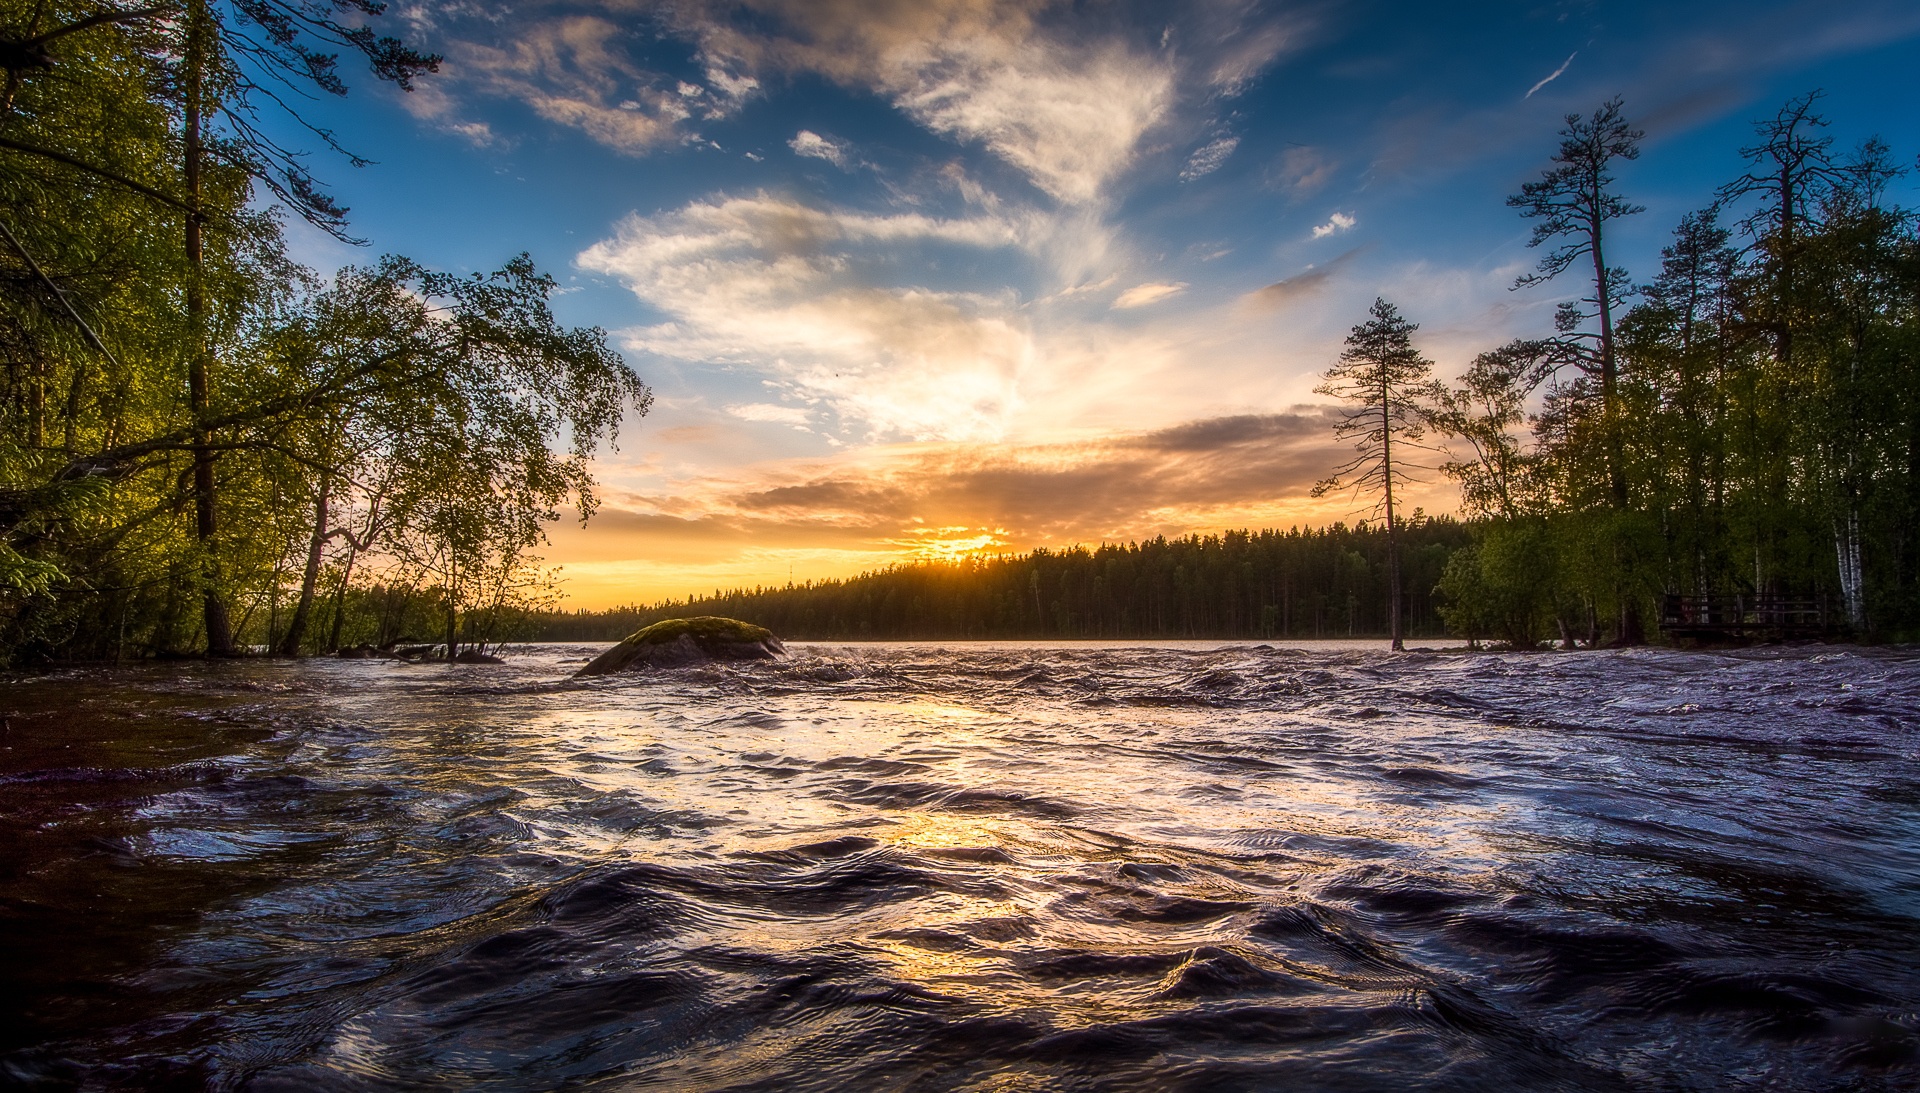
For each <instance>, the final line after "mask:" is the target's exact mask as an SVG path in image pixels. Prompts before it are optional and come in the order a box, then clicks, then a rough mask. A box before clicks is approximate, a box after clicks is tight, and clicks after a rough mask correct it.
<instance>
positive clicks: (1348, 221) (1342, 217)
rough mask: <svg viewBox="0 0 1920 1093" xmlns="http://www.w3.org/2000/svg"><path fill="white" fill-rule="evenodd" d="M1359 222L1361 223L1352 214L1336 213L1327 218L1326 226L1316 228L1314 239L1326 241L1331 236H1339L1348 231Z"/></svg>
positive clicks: (1321, 225)
mask: <svg viewBox="0 0 1920 1093" xmlns="http://www.w3.org/2000/svg"><path fill="white" fill-rule="evenodd" d="M1359 222H1360V221H1358V220H1356V219H1354V216H1353V214H1352V213H1334V214H1333V215H1332V216H1330V217H1328V218H1327V222H1326V223H1325V224H1320V225H1316V226H1315V227H1314V229H1313V237H1314V238H1315V239H1325V238H1326V237H1327V236H1329V235H1337V234H1339V233H1340V232H1343V231H1348V230H1350V229H1351V228H1352V227H1353V226H1354V225H1355V224H1358V223H1359Z"/></svg>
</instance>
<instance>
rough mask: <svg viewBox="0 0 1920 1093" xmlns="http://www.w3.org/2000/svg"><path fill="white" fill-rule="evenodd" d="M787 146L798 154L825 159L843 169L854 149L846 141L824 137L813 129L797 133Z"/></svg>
mask: <svg viewBox="0 0 1920 1093" xmlns="http://www.w3.org/2000/svg"><path fill="white" fill-rule="evenodd" d="M787 147H789V148H791V149H793V154H794V155H796V156H806V157H808V158H810V159H824V160H826V161H827V162H828V163H831V164H833V165H834V166H835V167H838V168H840V169H841V170H845V169H846V167H847V162H848V158H847V157H848V154H849V153H850V152H851V151H852V150H853V146H852V145H850V144H848V143H847V142H846V141H844V140H837V139H835V138H833V137H823V136H821V135H820V134H818V133H816V132H814V131H813V130H811V129H802V130H800V131H799V132H798V133H795V134H794V136H793V139H792V140H790V141H788V142H787Z"/></svg>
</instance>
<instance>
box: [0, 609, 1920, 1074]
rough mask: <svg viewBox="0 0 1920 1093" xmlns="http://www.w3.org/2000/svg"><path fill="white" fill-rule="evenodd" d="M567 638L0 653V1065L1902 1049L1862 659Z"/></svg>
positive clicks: (1908, 757) (409, 1067)
mask: <svg viewBox="0 0 1920 1093" xmlns="http://www.w3.org/2000/svg"><path fill="white" fill-rule="evenodd" d="M592 651H593V650H592V649H588V648H582V647H566V646H551V647H540V648H536V649H532V650H526V651H523V652H522V653H520V654H519V655H516V656H515V657H514V658H513V659H512V660H511V662H510V663H509V664H508V665H506V666H504V667H500V668H492V669H488V668H476V669H468V670H461V671H449V670H447V669H445V668H439V667H424V666H406V665H398V664H390V663H381V662H366V661H361V662H303V663H257V664H235V665H230V666H215V667H197V668H194V669H191V670H189V671H187V672H185V673H181V672H179V671H178V670H165V671H163V670H159V669H154V670H137V671H129V672H125V673H120V674H113V673H86V672H77V673H69V674H68V675H66V676H63V677H58V678H56V679H50V680H22V681H20V682H19V684H18V685H17V686H16V687H15V688H14V689H13V690H12V692H11V693H10V694H9V696H8V701H9V703H11V707H10V713H9V717H10V719H11V723H12V724H13V725H14V727H15V728H14V735H13V737H12V739H13V740H14V741H15V743H14V744H13V745H12V746H11V747H9V749H8V750H7V751H5V752H0V756H4V759H5V764H6V765H5V767H4V770H5V771H6V773H5V775H4V777H5V779H6V781H5V782H4V783H3V785H4V789H5V792H6V794H7V798H6V800H7V811H6V813H5V817H6V823H7V825H8V827H7V829H6V831H5V832H4V834H6V835H7V836H8V837H9V838H10V840H11V842H12V843H13V845H14V846H15V849H14V851H13V853H15V855H16V859H17V860H16V866H15V868H14V869H13V870H12V871H11V872H10V873H9V874H7V876H8V877H9V878H10V879H9V880H7V881H6V884H7V890H6V892H5V893H4V894H5V895H6V896H7V898H8V901H9V902H8V903H7V904H5V907H6V908H7V909H6V910H5V912H4V913H5V914H6V915H7V916H9V920H8V925H9V935H10V936H11V937H13V938H15V939H16V940H15V941H14V942H12V943H10V948H9V951H8V959H9V965H8V966H10V967H13V968H16V969H18V973H17V977H18V980H19V982H18V983H16V984H14V988H15V989H13V990H12V991H11V992H10V994H11V996H12V997H13V998H14V1001H13V1003H12V1006H13V1007H14V1008H13V1009H12V1010H10V1011H9V1012H10V1014H11V1016H12V1018H13V1020H12V1022H11V1027H12V1029H13V1031H12V1032H10V1033H9V1034H8V1037H9V1038H8V1039H7V1040H6V1041H5V1044H4V1045H3V1046H4V1052H3V1053H0V1067H4V1068H5V1072H6V1073H7V1074H9V1075H11V1076H12V1077H13V1078H15V1079H17V1080H21V1081H34V1082H46V1083H51V1084H52V1085H54V1086H59V1085H62V1084H64V1083H68V1082H69V1081H71V1080H75V1076H77V1075H82V1074H85V1075H88V1076H89V1077H88V1080H89V1081H92V1082H94V1083H95V1084H99V1085H104V1086H109V1087H111V1086H128V1087H141V1086H148V1085H152V1084H154V1083H156V1082H161V1081H162V1080H163V1079H164V1080H166V1081H171V1080H173V1078H170V1077H168V1076H169V1075H172V1076H175V1077H179V1078H180V1079H181V1080H182V1081H186V1082H187V1083H188V1084H207V1085H213V1086H217V1087H229V1086H236V1085H240V1084H250V1085H251V1087H254V1088H267V1089H279V1088H287V1089H296V1088H297V1089H311V1088H396V1089H398V1088H413V1087H417V1086H418V1085H420V1084H422V1083H426V1084H436V1085H444V1086H451V1087H459V1088H502V1089H518V1088H528V1087H539V1088H547V1087H551V1086H554V1085H558V1084H564V1083H568V1082H572V1083H577V1084H583V1085H586V1086H591V1087H595V1088H598V1087H600V1086H602V1085H608V1086H610V1087H613V1088H626V1087H628V1086H630V1085H636V1086H641V1087H649V1088H685V1089H716V1090H717V1089H729V1088H743V1087H745V1088H769V1089H770V1088H779V1089H783V1090H784V1089H822V1090H826V1089H847V1088H861V1089H865V1088H876V1089H878V1088H906V1087H912V1088H916V1089H969V1090H973V1089H1009V1090H1011V1089H1059V1088H1090V1089H1091V1088H1172V1089H1188V1088H1190V1089H1267V1088H1276V1087H1284V1088H1307V1089H1312V1088H1347V1087H1349V1086H1357V1087H1360V1088H1375V1087H1378V1086H1380V1085H1381V1084H1383V1083H1390V1084H1393V1085H1395V1086H1396V1087H1403V1088H1461V1089H1474V1090H1488V1089H1513V1090H1532V1089H1555V1088H1559V1089H1582V1090H1584V1089H1605V1088H1618V1089H1634V1088H1645V1087H1647V1086H1649V1085H1651V1086H1656V1087H1664V1086H1676V1085H1677V1086H1680V1087H1690V1086H1693V1085H1698V1084H1700V1083H1701V1082H1703V1081H1704V1082H1705V1084H1706V1085H1707V1086H1712V1085H1714V1084H1715V1082H1716V1081H1717V1080H1718V1076H1720V1075H1725V1074H1742V1075H1746V1077H1745V1078H1743V1079H1742V1080H1743V1081H1748V1082H1750V1083H1753V1084H1758V1085H1761V1086H1771V1087H1777V1088H1793V1089H1803V1088H1805V1089H1819V1088H1832V1089H1863V1088H1864V1089H1871V1088H1889V1089H1893V1088H1902V1087H1905V1086H1910V1085H1912V1084H1913V1083H1915V1082H1916V1081H1920V1020H1916V1018H1915V1017H1914V1014H1915V1012H1916V1010H1917V1009H1920V971H1916V969H1917V968H1920V942H1916V940H1915V939H1916V937H1920V930H1917V929H1916V928H1915V927H1916V925H1920V924H1917V923H1916V922H1915V921H1914V919H1915V908H1916V906H1920V897H1917V894H1920V833H1917V832H1916V822H1915V820H1914V816H1915V815H1916V811H1915V806H1916V805H1917V804H1920V748H1917V746H1916V741H1917V740H1920V734H1917V733H1916V727H1920V714H1916V710H1920V658H1914V657H1912V656H1910V655H1908V654H1905V653H1900V652H1869V651H1844V652H1839V653H1811V654H1810V653H1806V652H1797V651H1796V652H1786V653H1781V652H1755V653H1749V654H1740V655H1719V654H1679V653H1661V652H1654V651H1641V652H1633V653H1602V654H1582V655H1577V656H1498V655H1490V654H1488V655H1480V654H1476V655H1435V654H1431V653H1417V652H1416V653H1413V654H1410V655H1407V656H1404V657H1391V658H1389V657H1387V656H1385V655H1384V654H1383V653H1382V652H1380V651H1379V650H1378V649H1377V647H1376V646H1375V645H1374V644H1372V643H1369V644H1361V643H1318V644H1314V645H1303V646H1279V647H1266V646H1244V645H1243V646H1227V647H1218V646H1215V645H1212V644H1203V643H1185V644H1170V645H1159V646H1120V645H1100V644H1097V643H1045V644H1034V645H1022V644H1015V643H1004V644H983V645H966V646H957V647H951V648H945V647H941V646H938V645H931V644H899V645H872V646H842V645H802V646H799V647H797V648H796V649H795V651H794V655H793V656H792V657H791V658H790V659H789V660H788V661H786V662H782V663H779V664H771V665H743V666H716V667H709V668H691V669H684V670H679V671H675V672H671V673H667V674H664V675H659V676H627V677H610V678H603V679H595V680H589V681H581V682H577V683H576V682H574V681H571V680H570V679H569V678H568V672H569V671H570V669H571V667H572V666H573V665H575V664H577V663H579V662H580V660H581V658H582V657H583V656H584V655H586V654H588V653H590V652H592ZM134 713H138V714H140V715H141V718H140V719H139V720H135V719H133V718H132V717H131V716H130V715H131V714H134ZM134 725H137V726H139V727H138V728H137V729H130V728H129V726H134ZM130 734H131V735H130ZM102 908H105V910H104V911H102V910H101V909H102ZM27 938H33V939H37V940H36V941H35V942H32V943H28V942H25V941H23V940H20V939H27ZM42 942H44V943H42ZM53 954H59V956H58V958H57V959H56V958H55V957H54V955H53ZM107 1000H111V1003H109V1002H108V1001H107Z"/></svg>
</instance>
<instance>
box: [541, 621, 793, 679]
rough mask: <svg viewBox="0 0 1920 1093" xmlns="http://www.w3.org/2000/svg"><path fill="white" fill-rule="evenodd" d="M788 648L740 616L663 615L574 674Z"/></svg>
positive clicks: (752, 656)
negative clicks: (680, 616)
mask: <svg viewBox="0 0 1920 1093" xmlns="http://www.w3.org/2000/svg"><path fill="white" fill-rule="evenodd" d="M786 651H787V648H786V646H784V645H782V644H780V639H779V638H776V637H774V636H773V631H771V630H768V629H767V628H766V627H764V626H755V625H754V624H752V623H750V622H741V621H740V620H739V619H723V618H717V617H715V616H713V615H702V616H700V617H699V618H695V619H665V620H663V621H661V622H656V623H654V624H653V625H652V626H649V627H646V628H644V629H642V630H638V631H635V632H634V633H633V634H632V635H631V636H629V637H628V638H627V640H625V641H623V642H621V643H620V644H618V645H616V646H614V647H613V648H611V649H609V650H607V651H606V652H604V653H601V654H600V655H599V656H597V657H595V658H593V660H592V661H591V662H590V663H588V664H587V666H586V667H584V668H582V669H580V671H579V672H577V673H575V674H577V675H583V676H603V675H607V674H609V673H612V672H624V671H629V670H634V669H640V668H677V667H680V666H681V665H685V664H702V663H705V662H707V661H711V660H771V659H773V658H774V657H777V656H783V655H785V654H786Z"/></svg>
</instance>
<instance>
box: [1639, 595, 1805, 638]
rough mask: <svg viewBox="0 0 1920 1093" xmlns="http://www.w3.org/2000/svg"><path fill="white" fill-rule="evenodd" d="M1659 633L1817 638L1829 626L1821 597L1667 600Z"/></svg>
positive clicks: (1699, 597)
mask: <svg viewBox="0 0 1920 1093" xmlns="http://www.w3.org/2000/svg"><path fill="white" fill-rule="evenodd" d="M1660 629H1662V630H1664V631H1666V632H1667V633H1669V634H1689V635H1696V636H1711V635H1716V634H1718V635H1725V636H1728V637H1734V636H1746V637H1750V636H1763V635H1766V636H1771V635H1778V636H1780V637H1817V636H1819V635H1821V634H1825V633H1827V632H1828V631H1829V630H1830V629H1831V623H1830V620H1829V616H1828V613H1827V599H1826V597H1825V596H1818V597H1798V598H1796V597H1788V596H1741V595H1734V596H1668V597H1666V599H1665V601H1664V602H1663V603H1662V605H1661V610H1660Z"/></svg>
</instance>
